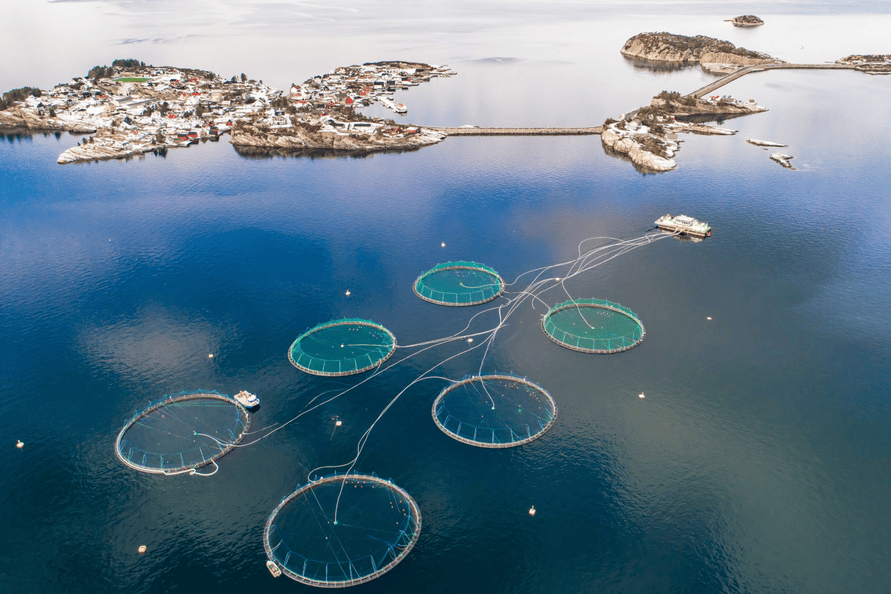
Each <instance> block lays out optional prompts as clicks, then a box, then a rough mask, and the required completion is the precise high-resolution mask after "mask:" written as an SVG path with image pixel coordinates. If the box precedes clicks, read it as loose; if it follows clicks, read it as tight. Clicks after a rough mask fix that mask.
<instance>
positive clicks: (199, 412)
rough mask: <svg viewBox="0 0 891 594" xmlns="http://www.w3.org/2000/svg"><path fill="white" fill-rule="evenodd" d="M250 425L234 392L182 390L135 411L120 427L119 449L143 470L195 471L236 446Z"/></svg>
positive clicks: (121, 457) (128, 461)
mask: <svg viewBox="0 0 891 594" xmlns="http://www.w3.org/2000/svg"><path fill="white" fill-rule="evenodd" d="M250 425H251V418H250V415H249V414H248V412H247V411H246V410H245V409H244V407H243V406H241V405H240V404H239V403H238V402H236V401H235V400H234V399H232V398H230V397H229V396H226V395H224V394H220V393H219V392H216V391H213V392H205V391H203V390H192V391H188V392H187V391H183V392H180V393H179V394H175V395H167V396H164V397H163V398H161V399H160V400H158V401H157V402H153V403H151V404H150V405H149V406H148V407H147V408H145V409H143V410H141V411H138V412H136V413H134V414H133V417H132V418H131V419H130V420H129V421H128V422H127V423H126V424H125V425H124V428H123V429H121V431H120V433H118V438H117V440H116V441H115V454H117V457H118V459H119V460H120V461H121V462H123V463H124V464H126V465H127V466H129V467H130V468H133V469H135V470H138V471H140V472H148V473H151V474H168V475H172V474H182V473H185V472H190V473H192V472H194V471H195V470H196V469H198V468H201V467H202V466H205V465H207V464H215V463H216V460H218V459H219V458H221V457H223V456H225V455H226V454H228V453H229V452H230V451H232V449H233V448H234V447H235V446H236V445H238V443H239V442H240V441H241V440H242V438H243V437H244V434H245V433H247V430H248V428H249V427H250ZM214 472H216V471H214Z"/></svg>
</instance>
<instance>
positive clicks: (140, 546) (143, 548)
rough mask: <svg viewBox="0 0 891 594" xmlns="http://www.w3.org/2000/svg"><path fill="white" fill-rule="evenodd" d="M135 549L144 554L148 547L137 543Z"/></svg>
mask: <svg viewBox="0 0 891 594" xmlns="http://www.w3.org/2000/svg"><path fill="white" fill-rule="evenodd" d="M136 550H137V551H139V554H140V555H144V554H145V552H146V551H147V550H148V548H146V546H145V545H139V548H138V549H136Z"/></svg>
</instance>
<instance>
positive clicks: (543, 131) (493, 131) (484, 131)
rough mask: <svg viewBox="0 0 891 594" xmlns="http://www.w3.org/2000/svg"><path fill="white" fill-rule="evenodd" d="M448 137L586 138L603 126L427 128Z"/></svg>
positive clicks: (598, 132)
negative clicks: (585, 136)
mask: <svg viewBox="0 0 891 594" xmlns="http://www.w3.org/2000/svg"><path fill="white" fill-rule="evenodd" d="M425 128H430V129H431V130H436V131H437V132H442V133H443V134H445V135H446V136H584V135H592V134H600V129H601V128H602V126H593V127H589V128H477V127H473V128H439V127H433V126H425Z"/></svg>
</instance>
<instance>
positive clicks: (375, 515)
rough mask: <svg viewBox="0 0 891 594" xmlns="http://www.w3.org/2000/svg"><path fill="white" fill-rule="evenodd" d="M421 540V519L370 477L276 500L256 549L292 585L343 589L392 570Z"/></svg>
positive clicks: (306, 488) (316, 485)
mask: <svg viewBox="0 0 891 594" xmlns="http://www.w3.org/2000/svg"><path fill="white" fill-rule="evenodd" d="M420 532H421V512H420V510H419V509H418V505H417V503H415V500H414V499H412V498H411V496H410V495H409V494H408V493H407V492H406V491H405V490H404V489H401V488H400V487H398V486H396V485H394V484H393V483H392V482H391V481H386V480H383V479H381V478H378V477H376V476H373V475H364V474H347V475H332V476H327V477H324V478H321V479H319V480H316V481H313V482H311V483H308V484H306V485H303V486H302V487H300V488H298V489H297V490H296V491H294V492H293V493H291V494H290V495H288V496H287V497H285V498H284V499H282V501H281V503H279V504H278V506H277V507H276V508H275V509H274V510H273V512H272V514H271V515H270V516H269V519H268V520H267V521H266V527H265V528H264V530H263V548H264V549H265V550H266V556H267V557H269V559H270V560H271V561H272V562H273V563H275V565H277V566H278V567H279V568H280V569H281V571H282V573H284V574H285V575H287V576H288V577H289V578H291V579H292V580H296V581H298V582H300V583H302V584H306V585H309V586H318V587H322V588H345V587H347V586H355V585H358V584H364V583H366V582H370V581H371V580H373V579H375V578H378V577H380V576H382V575H383V574H385V573H386V572H388V571H390V570H391V569H393V567H395V566H396V564H398V563H399V562H400V561H402V560H403V559H405V556H406V555H408V553H409V551H411V549H412V548H413V547H414V546H415V543H416V542H417V541H418V535H419V534H420Z"/></svg>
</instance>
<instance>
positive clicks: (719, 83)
mask: <svg viewBox="0 0 891 594" xmlns="http://www.w3.org/2000/svg"><path fill="white" fill-rule="evenodd" d="M854 69H855V67H854V64H756V65H753V66H746V67H745V68H740V69H739V70H737V71H736V72H733V73H731V74H728V75H727V76H725V77H724V78H719V79H718V80H716V81H715V82H713V83H711V84H707V85H705V86H704V87H702V88H700V89H696V90H695V91H693V92H692V93H690V94H689V95H687V96H688V97H695V98H697V99H699V98H701V97H702V96H703V95H707V94H709V93H711V92H712V91H714V90H716V89H720V88H721V87H723V86H724V85H726V84H727V83H730V82H733V81H735V80H736V79H738V78H741V77H743V76H745V75H747V74H752V73H753V72H764V71H765V70H854Z"/></svg>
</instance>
